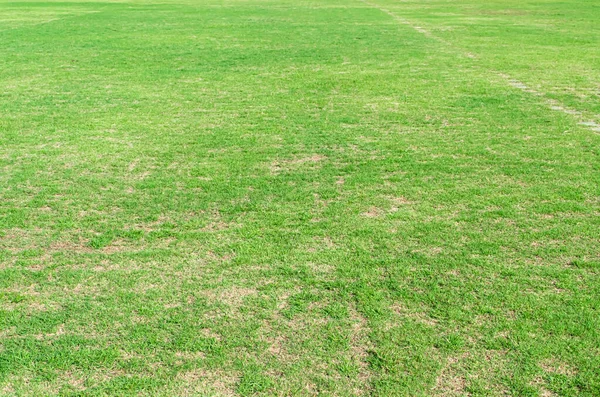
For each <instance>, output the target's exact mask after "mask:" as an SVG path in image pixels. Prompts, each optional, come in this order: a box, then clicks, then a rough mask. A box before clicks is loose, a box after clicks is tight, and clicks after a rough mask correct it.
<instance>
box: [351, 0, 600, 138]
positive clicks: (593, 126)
mask: <svg viewBox="0 0 600 397" xmlns="http://www.w3.org/2000/svg"><path fill="white" fill-rule="evenodd" d="M360 1H361V2H362V3H364V4H366V5H368V6H370V7H372V8H375V9H378V10H379V11H381V12H383V13H385V14H387V15H389V16H391V17H392V18H394V19H395V20H396V21H398V22H400V23H401V24H403V25H406V26H409V27H410V28H412V29H414V30H416V31H417V32H419V33H421V34H422V35H424V36H425V37H428V38H430V39H432V40H435V41H437V42H438V43H441V44H444V45H445V46H447V47H449V48H452V49H453V50H455V51H457V52H459V53H461V55H463V56H465V57H467V58H471V59H478V57H477V55H475V54H473V53H471V52H467V51H465V50H464V49H462V48H460V47H458V46H456V45H455V44H454V43H451V42H449V41H447V40H444V39H442V38H441V37H437V36H435V35H433V34H431V32H430V31H428V30H427V29H424V28H422V27H421V26H418V25H415V24H414V23H412V22H410V21H409V20H408V19H406V18H403V17H401V16H398V15H396V14H394V13H393V12H391V11H390V10H388V9H386V8H383V7H381V6H379V5H378V4H375V3H372V2H370V1H368V0H360ZM488 70H489V71H490V72H492V73H494V74H496V75H498V76H499V77H501V78H502V79H503V80H505V81H506V83H507V84H508V85H510V86H511V87H513V88H516V89H519V90H521V91H523V92H526V93H528V94H532V95H535V96H537V97H539V98H540V99H541V100H542V101H543V102H544V103H545V104H546V105H547V106H548V108H549V109H551V110H554V111H557V112H562V113H565V114H568V115H571V116H573V117H574V118H575V119H576V120H577V121H578V124H579V125H581V126H584V127H587V128H589V129H590V130H591V131H594V132H600V124H598V123H596V122H594V121H590V120H587V119H585V118H584V117H585V116H584V115H583V114H582V112H580V111H578V110H575V109H572V108H569V107H568V106H565V105H563V104H562V103H560V102H558V101H556V100H554V99H548V98H546V95H545V94H544V93H542V92H539V91H537V90H535V89H533V88H531V87H529V86H527V85H526V84H525V83H523V82H521V81H519V80H517V79H515V78H512V77H511V76H509V75H507V74H506V73H502V72H498V71H497V70H493V69H488Z"/></svg>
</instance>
